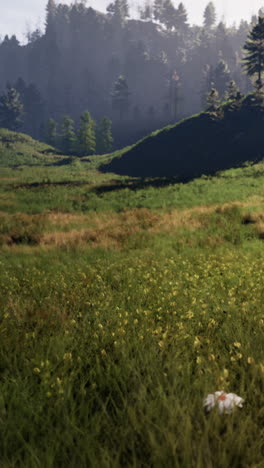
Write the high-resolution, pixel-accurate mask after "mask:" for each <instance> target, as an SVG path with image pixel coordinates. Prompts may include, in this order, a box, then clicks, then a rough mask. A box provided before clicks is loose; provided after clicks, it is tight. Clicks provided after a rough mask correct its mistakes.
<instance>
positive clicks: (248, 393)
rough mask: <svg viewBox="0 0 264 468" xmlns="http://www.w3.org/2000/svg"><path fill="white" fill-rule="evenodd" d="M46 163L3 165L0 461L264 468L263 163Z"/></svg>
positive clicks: (52, 158) (27, 464)
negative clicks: (155, 171) (202, 168)
mask: <svg viewBox="0 0 264 468" xmlns="http://www.w3.org/2000/svg"><path fill="white" fill-rule="evenodd" d="M43 157H44V159H45V157H46V156H45V155H44V156H43ZM47 158H48V160H49V163H48V164H44V163H43V162H39V163H38V164H37V165H35V166H34V167H32V165H31V166H29V165H25V160H24V161H23V164H24V165H21V164H20V163H19V161H16V162H15V164H13V165H12V167H7V166H8V165H7V164H6V163H5V162H4V159H3V162H2V164H3V166H2V167H1V169H0V171H1V176H0V185H1V186H0V211H1V213H0V245H1V247H0V282H1V288H0V338H1V339H0V446H1V453H0V466H3V467H4V468H9V467H10V468H11V467H15V466H16V467H32V468H33V467H34V468H35V467H41V468H42V467H50V468H51V467H52V468H54V467H64V466H65V465H68V466H70V467H87V466H93V467H125V466H127V467H130V466H134V467H139V466H140V467H141V466H142V467H150V466H153V467H181V468H182V467H184V468H185V467H186V468H189V467H190V468H192V467H193V468H204V467H206V468H207V467H208V468H209V467H212V468H218V467H219V468H220V467H221V468H226V467H232V468H240V467H245V468H246V467H248V468H249V467H259V468H260V467H262V466H263V455H264V430H263V406H264V405H263V404H264V397H263V394H264V392H263V390H264V351H263V338H264V288H263V278H264V267H263V265H264V253H263V252H264V250H263V242H264V240H263V236H264V228H263V220H264V188H263V187H264V184H263V182H264V165H263V164H261V163H260V164H258V165H248V166H247V167H243V168H240V169H235V170H230V171H226V172H223V173H220V174H219V175H218V176H216V177H204V178H201V179H196V180H193V181H192V182H190V183H188V184H177V183H175V182H174V181H173V180H168V179H159V180H158V179H146V180H143V181H142V180H140V179H136V178H133V179H131V178H127V177H119V176H117V175H115V174H103V173H101V172H100V171H99V169H98V166H99V164H100V162H101V161H102V160H103V159H104V158H101V157H100V158H97V157H91V158H84V159H83V160H74V159H72V160H71V161H68V164H64V163H60V164H59V165H58V158H62V160H63V156H58V155H55V156H52V155H51V154H49V155H48V156H47ZM20 162H21V161H20ZM45 162H46V160H45ZM221 389H223V390H226V391H231V392H235V393H237V394H238V395H240V396H241V397H243V398H244V399H245V405H244V407H243V408H242V409H238V410H237V411H234V413H233V414H232V415H223V416H220V415H218V414H217V412H212V413H211V414H209V415H205V414H204V411H203V398H204V397H205V396H206V394H207V393H210V392H213V391H216V390H221Z"/></svg>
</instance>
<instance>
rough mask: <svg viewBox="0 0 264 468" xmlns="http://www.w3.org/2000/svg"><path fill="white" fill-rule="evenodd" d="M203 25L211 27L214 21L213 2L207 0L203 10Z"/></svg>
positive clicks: (207, 27)
mask: <svg viewBox="0 0 264 468" xmlns="http://www.w3.org/2000/svg"><path fill="white" fill-rule="evenodd" d="M203 16H204V27H205V28H206V29H211V28H212V27H213V26H214V24H215V22H216V9H215V6H214V4H213V2H209V3H208V5H207V6H206V8H205V10H204V15H203Z"/></svg>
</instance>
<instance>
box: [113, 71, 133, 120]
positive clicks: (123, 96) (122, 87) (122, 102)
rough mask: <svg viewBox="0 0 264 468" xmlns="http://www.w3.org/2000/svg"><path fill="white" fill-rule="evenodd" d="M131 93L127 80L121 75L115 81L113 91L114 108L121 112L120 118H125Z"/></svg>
mask: <svg viewBox="0 0 264 468" xmlns="http://www.w3.org/2000/svg"><path fill="white" fill-rule="evenodd" d="M129 95H130V92H129V90H128V84H127V80H126V78H125V77H124V76H122V75H121V76H119V78H118V79H117V81H116V82H115V84H114V91H113V92H112V106H113V109H115V110H117V111H118V112H119V118H120V120H122V119H123V118H124V115H125V113H126V112H127V110H128V108H129Z"/></svg>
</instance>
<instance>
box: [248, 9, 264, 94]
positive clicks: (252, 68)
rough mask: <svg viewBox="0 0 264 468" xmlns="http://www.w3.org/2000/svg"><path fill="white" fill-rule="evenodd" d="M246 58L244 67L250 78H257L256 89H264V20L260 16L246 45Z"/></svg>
mask: <svg viewBox="0 0 264 468" xmlns="http://www.w3.org/2000/svg"><path fill="white" fill-rule="evenodd" d="M244 51H245V53H246V57H245V58H244V60H243V62H244V67H245V69H246V72H247V74H248V75H249V76H256V77H257V80H256V89H257V91H260V90H261V89H262V87H263V82H262V73H263V71H264V18H263V17H261V16H259V18H258V23H257V24H256V25H255V26H254V27H253V29H252V30H251V32H250V33H249V35H248V39H247V41H246V43H245V45H244Z"/></svg>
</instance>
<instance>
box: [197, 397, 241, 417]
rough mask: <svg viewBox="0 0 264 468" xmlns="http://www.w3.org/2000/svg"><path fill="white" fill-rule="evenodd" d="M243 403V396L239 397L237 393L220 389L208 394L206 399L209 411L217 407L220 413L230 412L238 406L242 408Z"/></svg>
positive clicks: (205, 405) (205, 404) (205, 407)
mask: <svg viewBox="0 0 264 468" xmlns="http://www.w3.org/2000/svg"><path fill="white" fill-rule="evenodd" d="M243 403H244V400H243V398H241V397H239V396H238V395H236V394H235V393H225V392H223V391H219V392H214V393H210V394H209V395H207V397H206V398H205V399H204V409H205V410H206V411H207V412H208V413H209V411H211V410H212V409H213V408H214V407H217V408H218V411H219V414H223V413H228V414H230V413H232V411H233V409H234V408H235V407H236V406H237V407H238V408H242V406H243Z"/></svg>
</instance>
